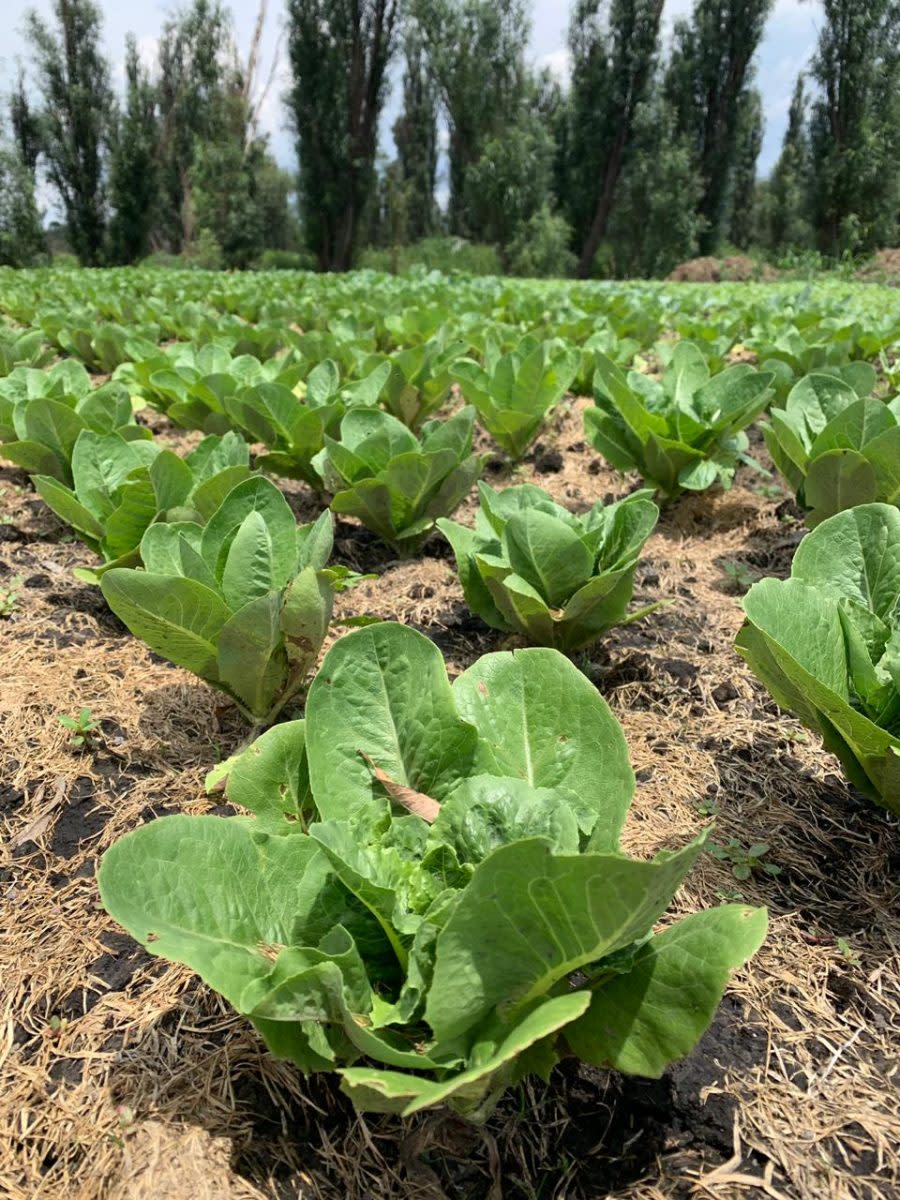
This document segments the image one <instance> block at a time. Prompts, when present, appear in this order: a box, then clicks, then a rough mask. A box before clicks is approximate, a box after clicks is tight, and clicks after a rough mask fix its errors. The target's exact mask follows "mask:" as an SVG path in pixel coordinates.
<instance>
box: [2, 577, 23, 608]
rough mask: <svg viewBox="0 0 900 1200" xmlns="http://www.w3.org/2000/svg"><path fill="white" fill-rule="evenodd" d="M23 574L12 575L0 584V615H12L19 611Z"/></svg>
mask: <svg viewBox="0 0 900 1200" xmlns="http://www.w3.org/2000/svg"><path fill="white" fill-rule="evenodd" d="M24 578H25V577H24V575H13V576H12V577H11V578H10V579H8V580H6V582H5V583H2V584H0V617H12V616H14V615H15V614H16V613H17V612H18V611H19V603H20V600H21V595H20V593H21V588H22V582H23V580H24Z"/></svg>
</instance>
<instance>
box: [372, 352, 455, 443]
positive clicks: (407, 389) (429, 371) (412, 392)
mask: <svg viewBox="0 0 900 1200" xmlns="http://www.w3.org/2000/svg"><path fill="white" fill-rule="evenodd" d="M466 349H467V347H466V344H465V342H463V341H455V342H453V341H451V342H447V340H446V339H445V338H443V337H440V336H438V337H434V338H430V339H429V340H428V341H427V342H421V343H420V344H419V345H418V346H409V347H407V349H405V350H399V351H397V352H396V353H395V354H392V355H390V356H388V357H382V356H381V355H371V356H370V357H369V358H367V359H365V360H364V362H363V365H362V370H363V371H364V372H367V371H370V370H371V371H374V370H377V368H378V366H380V365H381V364H382V363H387V364H388V365H389V367H390V373H389V374H388V376H387V380H386V382H385V383H384V387H383V389H382V390H381V392H380V397H381V403H382V404H383V406H384V407H385V408H386V409H387V411H388V412H389V413H390V414H391V415H392V416H394V417H396V418H397V420H398V421H402V422H403V424H404V425H407V426H408V427H409V428H410V429H412V430H416V429H418V428H419V426H420V425H421V424H422V422H423V421H424V420H425V419H426V418H428V417H431V416H433V415H434V414H435V413H436V412H437V411H438V409H439V408H440V407H441V406H442V405H443V404H444V402H445V401H446V400H447V398H448V397H449V395H450V389H451V387H452V385H453V368H454V366H455V365H456V362H457V361H458V360H459V359H460V358H462V356H463V354H464V353H465V351H466Z"/></svg>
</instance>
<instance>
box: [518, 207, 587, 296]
mask: <svg viewBox="0 0 900 1200" xmlns="http://www.w3.org/2000/svg"><path fill="white" fill-rule="evenodd" d="M571 238H572V229H571V226H570V225H569V223H568V221H567V220H566V219H565V217H561V216H560V215H559V214H558V213H554V212H551V211H550V209H549V208H548V207H547V205H544V206H543V208H540V209H538V211H537V212H536V213H533V214H532V216H530V217H529V218H528V220H526V221H523V222H522V223H521V224H520V225H519V227H518V229H517V230H516V235H515V237H514V238H513V240H512V242H510V245H509V250H508V255H507V261H508V263H509V270H510V273H511V274H513V275H528V276H531V277H532V278H541V279H548V278H557V279H558V278H563V277H565V276H569V275H572V274H573V272H574V271H575V263H576V259H575V255H574V254H573V253H572V251H571V250H570V249H569V245H570V242H571Z"/></svg>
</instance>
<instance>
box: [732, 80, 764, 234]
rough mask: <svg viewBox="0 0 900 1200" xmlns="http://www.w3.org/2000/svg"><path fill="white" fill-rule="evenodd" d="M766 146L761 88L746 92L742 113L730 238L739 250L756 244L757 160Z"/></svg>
mask: <svg viewBox="0 0 900 1200" xmlns="http://www.w3.org/2000/svg"><path fill="white" fill-rule="evenodd" d="M762 144H763V103H762V96H761V95H760V94H759V91H758V90H757V88H745V89H744V91H743V92H742V94H741V99H740V105H739V110H738V124H737V136H736V140H735V148H734V166H733V168H732V173H731V216H730V218H729V226H728V238H729V241H731V242H732V243H733V245H735V246H737V247H738V249H739V250H747V249H748V248H749V246H750V244H751V243H752V242H753V240H754V237H755V234H756V227H757V219H756V160H757V159H758V158H759V153H760V151H761V150H762Z"/></svg>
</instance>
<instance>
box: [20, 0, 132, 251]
mask: <svg viewBox="0 0 900 1200" xmlns="http://www.w3.org/2000/svg"><path fill="white" fill-rule="evenodd" d="M100 29H101V21H100V12H99V9H98V8H97V7H96V6H95V5H94V4H92V3H91V0H54V3H53V18H52V22H46V21H44V20H43V18H41V17H40V16H39V15H38V13H36V12H34V11H33V10H32V11H31V12H30V13H29V14H28V16H27V18H26V24H25V32H26V37H27V39H28V42H29V43H30V45H31V48H32V51H33V65H34V72H35V77H36V79H37V85H38V90H39V92H40V95H41V99H42V102H43V107H42V110H41V113H40V123H41V149H42V152H43V156H44V160H45V162H46V167H47V175H48V178H49V181H50V183H51V185H52V186H53V188H54V190H55V191H56V192H57V194H58V195H59V198H60V201H61V203H62V207H63V211H64V213H65V219H66V227H67V232H68V237H69V241H70V243H71V246H72V249H73V251H74V252H75V254H77V255H78V258H79V261H80V262H81V263H82V264H83V265H85V266H97V265H98V264H99V263H101V262H102V261H103V258H104V242H105V236H106V197H105V186H104V155H105V146H106V133H107V128H108V122H109V113H110V108H111V102H112V93H111V90H110V85H109V66H108V64H107V62H106V59H105V58H104V57H103V54H102V52H101V50H100Z"/></svg>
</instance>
